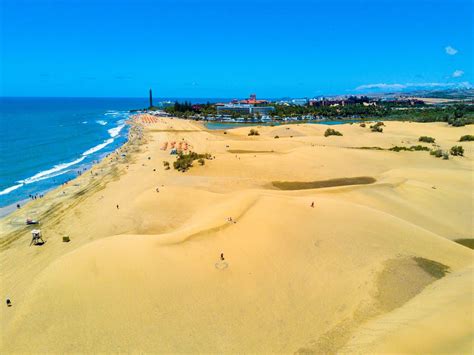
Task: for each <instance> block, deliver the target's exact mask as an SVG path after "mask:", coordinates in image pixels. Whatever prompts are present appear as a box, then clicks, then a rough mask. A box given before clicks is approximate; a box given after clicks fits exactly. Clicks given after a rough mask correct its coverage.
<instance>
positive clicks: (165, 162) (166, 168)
mask: <svg viewBox="0 0 474 355" xmlns="http://www.w3.org/2000/svg"><path fill="white" fill-rule="evenodd" d="M163 166H164V167H165V170H170V163H169V162H168V161H164V162H163Z"/></svg>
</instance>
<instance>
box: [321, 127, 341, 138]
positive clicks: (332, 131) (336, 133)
mask: <svg viewBox="0 0 474 355" xmlns="http://www.w3.org/2000/svg"><path fill="white" fill-rule="evenodd" d="M329 136H342V133H341V132H339V131H336V130H335V129H332V128H328V129H327V130H326V132H324V137H329Z"/></svg>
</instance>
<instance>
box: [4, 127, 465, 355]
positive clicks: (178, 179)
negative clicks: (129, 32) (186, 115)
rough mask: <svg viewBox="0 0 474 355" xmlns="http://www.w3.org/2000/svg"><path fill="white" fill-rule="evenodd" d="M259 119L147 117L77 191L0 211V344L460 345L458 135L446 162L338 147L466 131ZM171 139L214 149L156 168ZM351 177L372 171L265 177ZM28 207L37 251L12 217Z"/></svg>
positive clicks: (306, 348)
mask: <svg viewBox="0 0 474 355" xmlns="http://www.w3.org/2000/svg"><path fill="white" fill-rule="evenodd" d="M287 128H288V129H287ZM257 129H258V130H259V132H260V136H251V137H249V136H248V135H247V133H248V130H249V129H248V128H245V127H244V128H237V129H234V130H228V131H227V132H228V133H227V134H223V132H222V131H207V130H205V129H204V128H203V127H202V126H201V125H199V124H198V123H195V122H190V121H182V120H177V119H159V120H158V123H153V124H148V125H147V126H146V128H145V133H146V134H145V138H144V139H143V140H141V142H138V141H132V143H131V144H130V145H129V146H126V147H124V148H123V149H128V151H127V152H129V154H128V156H127V159H126V160H124V161H121V160H117V159H115V160H114V159H108V160H106V161H104V162H103V163H101V165H100V166H98V167H95V168H94V171H97V172H102V175H99V176H97V177H95V178H91V177H86V176H84V177H81V178H79V179H78V184H79V185H80V186H79V187H78V189H80V191H82V193H81V194H80V195H77V192H75V194H73V189H72V188H71V187H64V188H61V189H65V191H68V190H67V189H70V190H69V191H71V193H70V194H66V196H64V194H62V190H61V189H59V190H55V191H53V192H51V193H49V194H48V195H47V196H46V197H45V198H44V199H43V201H42V204H43V206H38V204H36V205H35V204H31V205H30V206H26V207H25V208H23V209H22V210H20V211H16V212H15V213H14V214H12V215H10V216H8V217H7V218H4V219H3V220H2V221H1V226H2V231H5V233H2V241H0V242H3V241H7V240H8V243H7V242H5V243H3V244H0V246H1V248H2V249H1V252H0V258H1V259H0V262H1V265H2V270H1V274H0V277H1V280H2V288H1V290H0V296H1V297H2V298H3V299H5V298H7V297H9V298H10V299H11V300H12V302H13V306H12V307H1V308H0V317H1V328H2V342H1V347H0V349H1V351H2V352H119V351H120V352H131V351H135V352H171V353H176V352H206V353H235V352H240V353H248V352H257V353H268V352H284V353H295V352H313V353H337V352H341V353H384V352H385V353H386V352H398V353H429V352H445V353H446V352H447V353H469V350H470V348H471V347H472V342H471V339H472V333H473V329H474V324H473V320H472V317H471V318H470V317H469V314H471V315H472V310H473V304H472V296H473V294H472V293H473V290H472V286H471V285H472V267H473V252H472V250H471V249H469V248H467V247H465V246H463V245H461V244H458V243H456V242H454V241H453V240H455V239H461V238H472V230H473V228H472V227H473V226H472V221H473V209H472V197H473V196H472V191H473V189H472V183H473V181H472V167H473V166H472V158H473V155H472V154H473V152H472V147H471V146H470V144H472V143H462V145H463V146H464V147H465V150H466V153H465V157H463V158H459V157H456V158H452V159H450V160H448V161H444V160H441V159H436V158H434V157H432V156H430V155H429V154H428V153H427V152H398V153H397V152H391V151H387V150H365V149H352V148H355V147H362V146H371V147H372V146H380V147H382V148H390V147H391V146H392V145H409V144H412V143H413V144H414V143H416V141H417V138H418V136H420V135H431V136H433V137H436V139H437V144H439V145H440V146H441V147H442V148H443V149H447V148H449V147H450V146H452V145H454V144H459V143H456V140H457V139H458V138H459V137H460V136H461V135H463V134H472V128H471V127H459V128H454V127H449V126H447V125H444V124H415V123H398V122H389V123H386V127H385V128H384V133H383V134H378V133H371V132H370V130H369V129H368V128H365V129H364V128H362V127H359V126H358V125H344V126H338V127H337V129H338V130H340V131H341V132H342V133H343V134H344V135H343V136H342V137H324V135H323V134H324V131H325V129H326V127H325V126H321V125H291V126H288V127H286V126H280V127H259V128H257ZM287 132H288V133H289V134H288V133H287ZM277 134H278V135H279V136H280V138H279V139H275V138H274V136H275V135H277ZM291 136H293V137H291ZM171 141H176V142H179V141H186V142H189V144H190V145H192V147H193V148H192V149H193V150H194V151H196V152H199V153H206V152H207V153H210V154H211V155H212V156H213V157H215V159H212V160H207V161H206V163H205V165H204V166H200V165H199V164H195V166H194V167H193V168H191V169H190V170H189V171H187V172H186V173H181V172H177V171H175V170H173V169H170V170H165V168H164V166H163V161H169V162H170V163H172V162H173V160H174V159H175V158H174V157H173V156H170V155H169V152H168V151H163V150H161V149H160V147H161V146H162V145H163V143H164V142H171ZM402 142H404V143H402ZM132 148H134V149H132ZM135 148H136V149H137V151H135V152H133V151H132V150H135ZM101 169H103V170H101ZM85 175H87V174H85ZM360 177H373V179H374V180H371V183H370V184H363V185H352V184H350V185H347V184H336V185H342V186H335V185H331V186H317V187H320V188H317V189H314V188H312V189H304V190H291V191H290V190H278V189H275V188H274V187H272V186H271V185H272V182H273V181H283V182H285V181H286V182H294V183H295V182H299V183H312V182H315V181H327V180H330V181H332V179H347V180H344V181H351V179H357V178H360ZM339 181H340V180H339ZM157 188H158V192H157V190H156V189H157ZM313 201H314V202H315V205H314V208H312V207H310V205H311V203H312V202H313ZM117 205H119V208H117V207H116V206H117ZM29 209H36V210H37V211H38V216H39V217H40V218H41V219H42V224H41V228H42V230H43V231H44V235H45V238H46V239H47V242H46V244H45V245H43V246H41V247H28V243H29V235H28V230H26V229H24V228H23V227H18V226H17V227H15V226H14V225H13V222H14V221H18V220H21V219H22V218H24V217H25V215H26V214H28V213H31V212H29ZM229 217H231V218H232V220H231V221H229ZM64 234H67V235H70V237H71V240H72V241H71V242H70V243H62V241H61V237H62V235H64ZM221 253H223V255H224V260H222V259H221V257H220V256H221ZM446 324H449V325H450V326H449V330H448V331H446V329H445V325H446ZM427 333H428V335H427Z"/></svg>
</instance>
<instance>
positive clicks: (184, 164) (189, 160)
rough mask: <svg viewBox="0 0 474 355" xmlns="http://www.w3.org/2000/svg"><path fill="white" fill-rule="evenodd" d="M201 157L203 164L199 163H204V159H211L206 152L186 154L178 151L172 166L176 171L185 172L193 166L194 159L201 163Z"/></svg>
mask: <svg viewBox="0 0 474 355" xmlns="http://www.w3.org/2000/svg"><path fill="white" fill-rule="evenodd" d="M201 159H202V161H203V164H201V165H204V159H211V155H210V154H207V153H206V154H198V153H195V152H189V153H188V154H183V153H178V158H177V159H176V161H175V162H174V163H173V167H174V168H175V169H176V170H178V171H182V172H185V171H187V170H188V169H189V168H191V167H192V166H193V162H194V161H195V160H198V161H199V163H201V162H200V160H201Z"/></svg>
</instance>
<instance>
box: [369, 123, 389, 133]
mask: <svg viewBox="0 0 474 355" xmlns="http://www.w3.org/2000/svg"><path fill="white" fill-rule="evenodd" d="M382 126H385V124H384V123H383V122H377V123H376V124H374V125H372V126H370V130H371V131H372V132H379V133H382V132H383V128H382Z"/></svg>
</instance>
